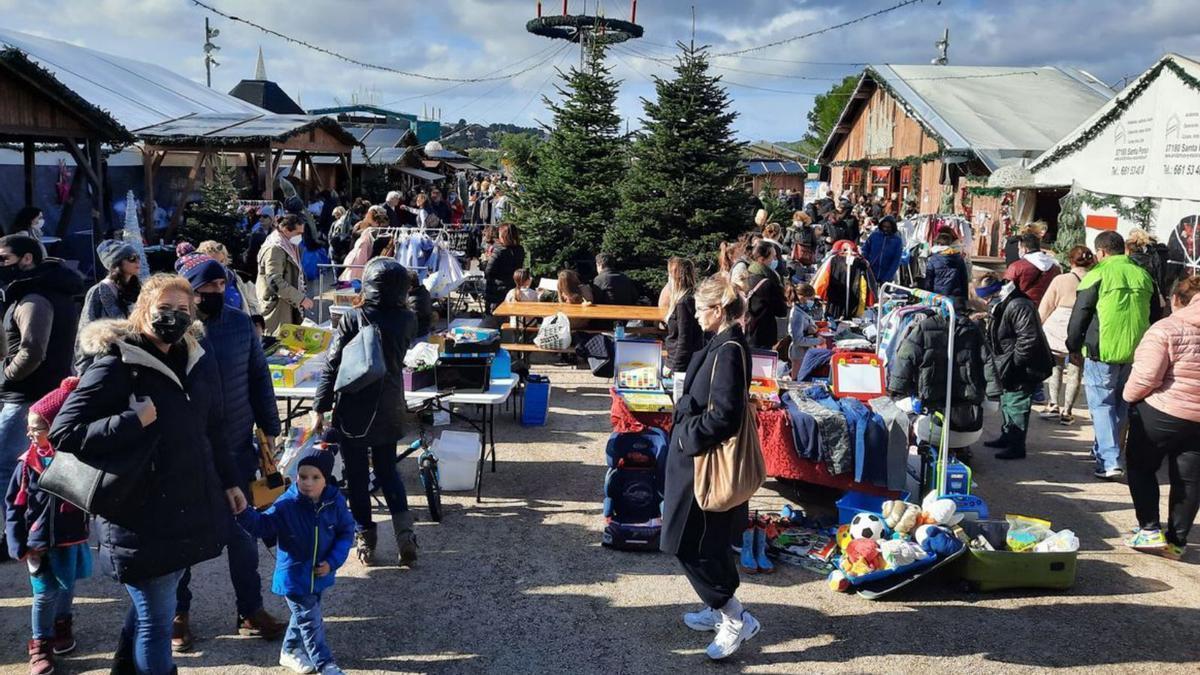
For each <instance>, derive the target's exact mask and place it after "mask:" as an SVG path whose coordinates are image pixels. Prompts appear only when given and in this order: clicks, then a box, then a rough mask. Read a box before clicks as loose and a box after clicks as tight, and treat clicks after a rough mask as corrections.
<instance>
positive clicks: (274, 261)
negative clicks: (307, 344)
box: [255, 215, 313, 335]
mask: <svg viewBox="0 0 1200 675" xmlns="http://www.w3.org/2000/svg"><path fill="white" fill-rule="evenodd" d="M303 241H304V221H302V220H300V218H298V217H297V216H295V215H288V216H285V217H284V218H283V219H282V220H280V221H279V223H278V224H276V226H275V231H274V232H272V233H271V234H270V235H269V236H268V237H267V239H266V241H264V242H263V246H262V249H261V250H260V251H259V252H258V278H257V280H256V281H255V293H256V294H257V295H258V302H259V308H260V309H261V310H262V316H263V320H265V321H266V322H267V335H275V334H276V333H278V332H279V327H280V326H282V325H284V324H294V325H299V324H300V322H301V321H303V320H304V311H305V310H308V309H312V306H313V301H312V300H311V299H310V298H309V297H308V296H307V295H305V291H304V272H303V268H302V267H301V266H300V244H301V243H302V242H303Z"/></svg>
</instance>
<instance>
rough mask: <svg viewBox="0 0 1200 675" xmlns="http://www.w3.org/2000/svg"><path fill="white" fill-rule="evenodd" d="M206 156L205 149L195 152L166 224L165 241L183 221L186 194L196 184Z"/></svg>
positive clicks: (169, 239) (172, 235) (188, 193)
mask: <svg viewBox="0 0 1200 675" xmlns="http://www.w3.org/2000/svg"><path fill="white" fill-rule="evenodd" d="M207 158H208V151H207V150H201V151H200V152H198V153H196V161H195V163H193V164H192V170H191V171H188V175H187V180H186V181H185V182H184V184H183V192H180V193H179V205H178V206H176V207H175V213H172V214H171V222H170V223H168V224H167V233H166V235H165V238H166V240H167V241H171V238H172V237H174V236H175V229H176V228H178V227H179V225H180V223H182V222H183V207H184V205H185V204H187V198H188V195H190V194H192V188H193V187H195V186H196V178H197V177H199V176H200V168H201V167H202V166H204V160H206V159H207Z"/></svg>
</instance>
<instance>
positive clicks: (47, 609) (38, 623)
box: [30, 563, 75, 640]
mask: <svg viewBox="0 0 1200 675" xmlns="http://www.w3.org/2000/svg"><path fill="white" fill-rule="evenodd" d="M42 566H43V568H47V567H48V565H46V564H45V563H43V565H42ZM30 581H32V576H31V577H30ZM32 585H33V611H32V612H31V613H32V615H33V616H32V623H33V639H34V640H49V639H51V638H53V637H54V622H55V621H57V620H59V619H65V618H67V617H69V616H71V604H72V603H73V602H74V600H75V584H74V583H72V584H71V587H70V588H60V587H59V585H58V581H56V580H55V579H53V578H48V579H44V582H43V583H40V584H32ZM38 586H41V587H42V590H41V591H40V592H39V591H38Z"/></svg>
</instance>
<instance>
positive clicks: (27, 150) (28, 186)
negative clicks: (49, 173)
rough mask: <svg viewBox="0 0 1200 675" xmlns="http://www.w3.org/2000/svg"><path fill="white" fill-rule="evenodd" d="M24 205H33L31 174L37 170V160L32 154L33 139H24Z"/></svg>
mask: <svg viewBox="0 0 1200 675" xmlns="http://www.w3.org/2000/svg"><path fill="white" fill-rule="evenodd" d="M23 150H24V152H23V155H24V160H25V162H24V163H25V206H33V180H34V179H33V174H34V173H35V172H36V171H37V160H36V159H35V158H34V154H33V141H25V146H24V148H23Z"/></svg>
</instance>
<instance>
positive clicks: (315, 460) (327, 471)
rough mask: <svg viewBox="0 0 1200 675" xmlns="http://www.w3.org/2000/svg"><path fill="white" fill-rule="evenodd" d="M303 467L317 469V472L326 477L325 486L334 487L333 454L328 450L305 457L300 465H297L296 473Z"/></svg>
mask: <svg viewBox="0 0 1200 675" xmlns="http://www.w3.org/2000/svg"><path fill="white" fill-rule="evenodd" d="M302 466H312V467H316V469H317V471H320V472H321V475H322V476H324V477H325V484H326V485H334V480H333V453H332V452H329V451H328V450H319V451H317V452H315V453H313V454H311V455H309V456H308V457H305V458H304V459H302V460H300V463H299V464H297V465H296V471H299V470H300V467H302Z"/></svg>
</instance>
